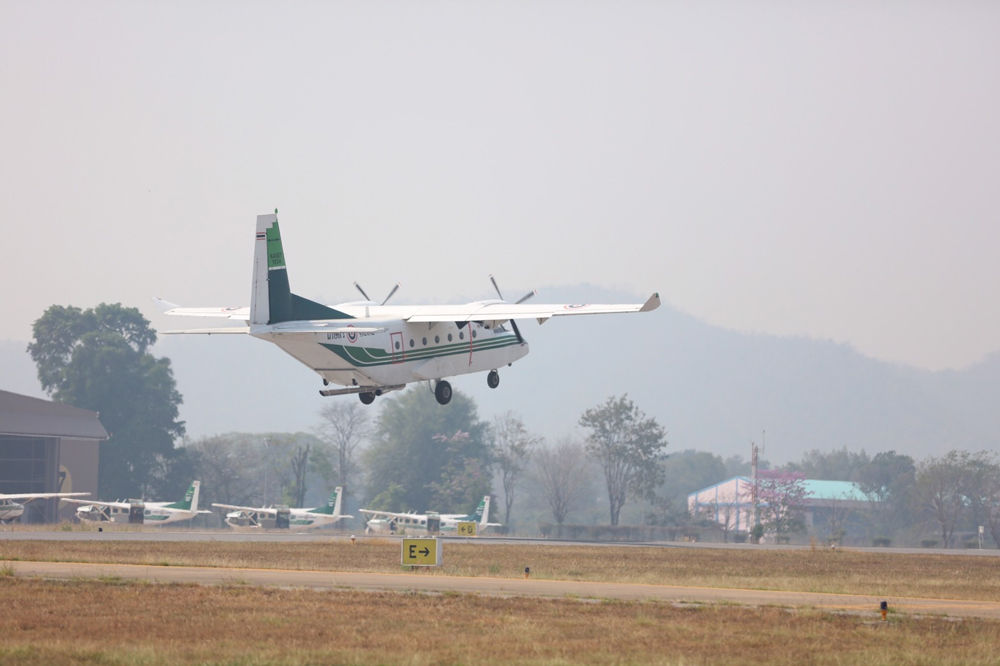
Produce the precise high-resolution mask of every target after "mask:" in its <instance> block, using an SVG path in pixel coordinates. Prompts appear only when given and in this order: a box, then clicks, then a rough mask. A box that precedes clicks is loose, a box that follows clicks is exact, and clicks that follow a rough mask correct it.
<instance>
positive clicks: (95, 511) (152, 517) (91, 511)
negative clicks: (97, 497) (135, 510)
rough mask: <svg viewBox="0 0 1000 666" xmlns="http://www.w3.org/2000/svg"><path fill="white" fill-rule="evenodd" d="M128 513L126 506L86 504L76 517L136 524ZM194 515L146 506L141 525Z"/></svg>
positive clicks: (177, 519) (179, 510)
mask: <svg viewBox="0 0 1000 666" xmlns="http://www.w3.org/2000/svg"><path fill="white" fill-rule="evenodd" d="M129 512H130V508H129V507H128V506H121V507H111V506H99V505H93V504H88V505H85V506H81V507H80V508H78V509H77V510H76V517H77V518H79V519H80V520H83V521H86V522H88V523H129V522H133V523H134V522H138V521H135V520H132V521H130V520H129ZM196 515H198V514H197V512H196V511H186V510H184V509H165V508H161V507H156V506H149V505H148V504H147V505H146V506H145V507H143V509H142V523H143V524H146V525H166V524H168V523H176V522H178V521H181V520H190V519H192V518H194V517H195V516H196Z"/></svg>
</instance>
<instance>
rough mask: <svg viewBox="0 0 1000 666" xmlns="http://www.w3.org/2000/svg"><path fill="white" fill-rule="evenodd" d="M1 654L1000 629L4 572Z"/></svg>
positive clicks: (361, 660)
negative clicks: (61, 579) (44, 578)
mask: <svg viewBox="0 0 1000 666" xmlns="http://www.w3.org/2000/svg"><path fill="white" fill-rule="evenodd" d="M0 627H2V629H3V630H2V631H0V664H7V663H11V664H14V663H16V664H25V665H35V664H37V665H43V664H44V665H48V664H88V665H102V664H161V663H162V664H186V663H212V664H247V665H251V664H272V663H274V664H340V663H346V664H412V665H420V664H461V663H484V664H539V665H541V664H576V663H589V664H633V663H657V664H676V665H680V664H712V663H733V662H734V661H735V660H740V662H741V663H745V662H750V663H758V664H796V665H800V664H842V665H850V664H865V665H876V666H877V665H882V664H886V665H888V664H929V665H930V664H934V665H950V664H956V665H957V664H995V663H998V662H1000V647H998V646H1000V623H994V622H985V621H978V620H962V621H957V622H956V621H951V620H947V619H942V618H922V619H913V618H905V617H892V616H891V617H890V621H889V622H887V623H881V622H872V618H871V617H870V616H867V617H866V616H858V615H841V614H831V613H818V612H811V611H799V612H789V611H786V610H782V609H778V608H759V609H748V608H742V607H737V606H730V605H712V606H700V605H696V606H684V607H678V606H675V605H672V604H665V603H651V602H611V601H574V600H566V599H558V600H551V599H535V598H501V597H483V596H476V595H422V594H394V593H375V592H355V591H346V590H345V591H339V590H338V591H332V592H319V591H312V590H283V589H263V588H253V587H245V586H238V585H233V586H222V587H213V586H206V587H202V586H193V585H153V584H142V583H131V584H124V583H120V582H117V581H113V580H109V581H104V582H94V581H69V582H55V581H39V580H30V579H20V578H15V577H12V576H0Z"/></svg>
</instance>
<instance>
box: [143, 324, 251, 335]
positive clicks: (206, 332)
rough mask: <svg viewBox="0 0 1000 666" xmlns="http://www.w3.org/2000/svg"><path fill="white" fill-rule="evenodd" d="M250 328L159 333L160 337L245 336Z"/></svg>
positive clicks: (200, 329)
mask: <svg viewBox="0 0 1000 666" xmlns="http://www.w3.org/2000/svg"><path fill="white" fill-rule="evenodd" d="M249 332H250V328H249V327H247V328H244V327H242V326H240V327H237V326H230V327H228V328H189V329H185V330H179V331H159V333H160V334H161V335H237V334H247V333H249Z"/></svg>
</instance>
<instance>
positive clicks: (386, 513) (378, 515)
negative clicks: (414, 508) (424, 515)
mask: <svg viewBox="0 0 1000 666" xmlns="http://www.w3.org/2000/svg"><path fill="white" fill-rule="evenodd" d="M358 510H359V511H360V512H361V513H363V514H365V515H366V516H371V517H372V518H413V516H414V515H416V514H413V513H393V512H392V511H374V510H372V509H358Z"/></svg>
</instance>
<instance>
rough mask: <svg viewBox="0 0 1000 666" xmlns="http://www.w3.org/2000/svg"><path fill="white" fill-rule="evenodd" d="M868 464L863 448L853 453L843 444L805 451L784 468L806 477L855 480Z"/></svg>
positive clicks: (868, 460) (869, 461)
mask: <svg viewBox="0 0 1000 666" xmlns="http://www.w3.org/2000/svg"><path fill="white" fill-rule="evenodd" d="M870 464H871V459H870V458H869V457H868V454H867V453H865V452H864V451H863V450H862V451H861V452H859V453H854V452H852V451H848V450H847V447H846V446H845V447H843V448H841V449H835V450H833V451H828V452H824V451H820V450H818V449H813V450H812V451H807V452H806V453H804V454H803V455H802V460H801V462H798V463H789V464H788V465H786V466H785V469H787V470H788V471H790V472H802V473H803V474H805V477H806V478H807V479H825V480H828V481H855V480H856V479H857V478H858V476H859V475H860V474H862V473H863V472H864V470H867V469H868V467H869V465H870Z"/></svg>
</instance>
